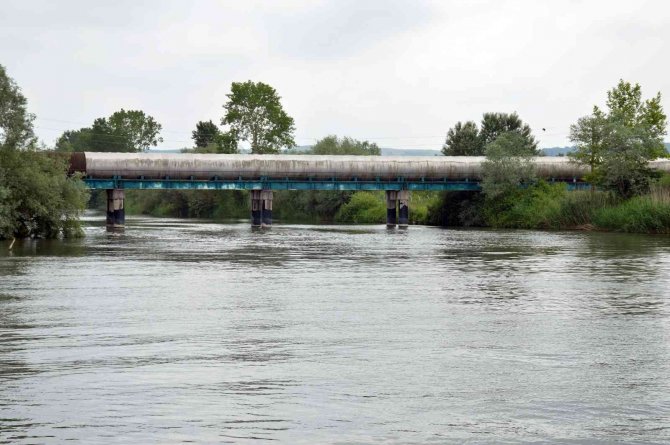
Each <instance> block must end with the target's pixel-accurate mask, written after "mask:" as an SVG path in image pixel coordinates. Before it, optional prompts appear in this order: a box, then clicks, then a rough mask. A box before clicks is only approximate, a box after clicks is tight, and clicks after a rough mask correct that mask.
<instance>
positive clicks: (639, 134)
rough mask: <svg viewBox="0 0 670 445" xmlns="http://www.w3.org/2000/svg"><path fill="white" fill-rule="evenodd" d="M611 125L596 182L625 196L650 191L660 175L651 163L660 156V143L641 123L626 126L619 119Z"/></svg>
mask: <svg viewBox="0 0 670 445" xmlns="http://www.w3.org/2000/svg"><path fill="white" fill-rule="evenodd" d="M609 128H610V134H609V135H608V146H607V149H606V151H605V156H604V158H603V161H602V163H601V168H600V169H599V171H597V175H595V179H596V181H597V182H598V183H599V184H600V185H602V186H604V187H605V188H606V189H608V190H613V191H614V192H616V193H617V194H618V195H619V196H621V197H623V198H630V197H632V196H637V195H642V194H644V193H647V192H648V191H649V186H650V184H651V182H652V181H653V180H654V179H656V178H657V177H658V173H657V172H655V171H653V170H652V169H651V168H649V164H648V162H649V160H651V159H654V158H655V157H656V156H657V150H656V147H657V146H658V144H657V143H656V142H655V141H654V140H650V134H649V132H648V131H647V130H646V129H644V128H641V127H639V126H638V127H626V126H624V125H621V124H619V123H618V122H615V123H613V124H612V125H610V127H609Z"/></svg>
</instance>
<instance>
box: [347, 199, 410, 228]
mask: <svg viewBox="0 0 670 445" xmlns="http://www.w3.org/2000/svg"><path fill="white" fill-rule="evenodd" d="M410 212H411V208H410ZM335 221H337V222H342V223H355V224H380V223H383V222H385V221H386V203H385V201H384V195H383V193H379V192H376V193H373V192H358V193H355V194H354V195H353V196H352V197H351V199H350V200H349V202H348V203H346V204H344V205H343V206H342V207H340V210H339V211H338V212H337V214H336V215H335Z"/></svg>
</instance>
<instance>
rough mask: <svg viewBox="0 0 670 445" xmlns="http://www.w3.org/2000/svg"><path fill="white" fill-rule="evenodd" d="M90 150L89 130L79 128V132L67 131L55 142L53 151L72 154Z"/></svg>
mask: <svg viewBox="0 0 670 445" xmlns="http://www.w3.org/2000/svg"><path fill="white" fill-rule="evenodd" d="M90 149H91V129H90V128H80V129H79V130H67V131H65V132H63V134H62V135H61V136H60V137H59V138H58V140H57V141H56V145H55V146H54V150H56V151H64V152H73V151H90Z"/></svg>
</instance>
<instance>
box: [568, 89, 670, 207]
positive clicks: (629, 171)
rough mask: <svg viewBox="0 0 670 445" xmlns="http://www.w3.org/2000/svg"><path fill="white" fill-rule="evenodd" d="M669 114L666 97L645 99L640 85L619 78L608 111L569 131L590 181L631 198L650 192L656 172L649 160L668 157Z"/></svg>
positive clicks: (596, 113) (596, 112)
mask: <svg viewBox="0 0 670 445" xmlns="http://www.w3.org/2000/svg"><path fill="white" fill-rule="evenodd" d="M665 127H666V115H665V114H664V112H663V108H662V106H661V95H660V93H658V94H657V95H656V96H655V97H653V98H652V99H648V100H646V101H643V100H642V89H641V88H640V85H639V84H635V85H632V84H631V83H630V82H624V81H623V80H620V81H619V83H618V84H617V86H616V87H614V88H613V89H612V90H610V91H608V92H607V112H603V111H601V110H600V109H599V108H598V107H597V106H596V107H594V108H593V113H592V114H591V115H590V116H586V117H582V118H580V119H579V120H578V121H577V123H576V124H574V125H572V126H571V127H570V140H571V141H572V142H574V143H575V144H576V150H575V151H574V152H572V153H571V154H570V156H571V158H572V159H573V160H575V161H576V162H579V163H582V164H587V165H589V166H590V169H591V174H590V175H589V177H588V178H587V179H588V180H590V181H592V182H593V183H595V184H597V185H601V186H604V187H606V188H607V189H610V190H613V191H615V192H616V193H617V194H618V195H619V196H621V197H624V198H628V197H631V196H634V195H641V194H643V193H646V192H647V191H648V190H649V185H650V183H651V182H652V181H653V179H654V176H655V174H654V172H652V171H651V170H650V169H649V168H648V161H649V160H651V159H654V158H657V157H664V156H667V152H666V149H665V146H664V144H663V137H664V136H665V134H666V130H665Z"/></svg>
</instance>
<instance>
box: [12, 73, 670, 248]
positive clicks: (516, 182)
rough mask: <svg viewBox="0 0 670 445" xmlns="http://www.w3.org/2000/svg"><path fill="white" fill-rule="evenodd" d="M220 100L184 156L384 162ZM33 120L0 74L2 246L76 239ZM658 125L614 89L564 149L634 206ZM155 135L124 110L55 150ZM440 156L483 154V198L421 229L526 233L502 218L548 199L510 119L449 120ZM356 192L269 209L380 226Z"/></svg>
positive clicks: (169, 203) (457, 204) (431, 215)
mask: <svg viewBox="0 0 670 445" xmlns="http://www.w3.org/2000/svg"><path fill="white" fill-rule="evenodd" d="M226 97H227V100H226V102H225V103H224V104H223V109H224V113H223V116H222V117H221V118H220V120H219V121H218V124H217V123H215V122H214V121H213V120H207V121H199V122H197V123H196V124H195V128H194V130H193V131H192V133H191V138H192V140H193V145H192V147H188V148H184V149H182V151H187V152H196V153H239V152H240V147H241V145H242V144H246V145H247V146H248V147H249V150H250V151H251V153H259V154H272V153H279V152H285V153H295V154H305V155H309V154H331V155H368V156H370V155H380V154H381V150H380V148H379V147H378V146H377V145H376V144H375V143H371V142H369V141H360V140H356V139H353V138H349V137H338V136H336V135H329V136H326V137H324V138H322V139H320V140H318V141H317V142H316V143H315V144H314V145H313V146H312V147H310V148H308V149H306V150H296V149H294V147H295V139H294V137H295V136H294V135H295V123H294V120H293V118H292V117H291V116H289V115H288V113H287V112H286V111H285V110H284V108H283V106H282V104H281V97H280V96H279V95H278V93H277V91H276V90H275V89H274V88H273V87H271V86H270V85H267V84H264V83H262V82H252V81H246V82H233V83H232V85H231V91H230V93H229V94H228V95H227V96H226ZM33 119H34V116H33V115H31V114H30V113H29V112H28V111H27V100H26V98H25V97H24V96H23V94H22V93H21V90H20V88H19V87H18V86H17V85H16V83H15V82H14V81H13V80H12V79H11V78H10V77H9V76H8V75H7V73H6V71H5V69H4V67H2V66H0V238H8V237H13V236H16V237H25V236H33V237H54V236H61V235H62V236H75V235H77V234H81V227H80V226H79V223H78V216H79V215H80V213H81V211H82V210H83V209H84V207H85V203H86V200H87V196H88V193H87V191H86V190H85V188H84V187H83V184H82V182H81V181H79V179H78V178H77V177H67V175H66V174H65V169H66V166H65V162H64V161H63V160H62V159H61V158H59V157H58V156H44V155H43V151H44V150H43V148H45V147H43V146H40V145H39V143H38V141H37V138H36V137H35V135H34V132H33ZM665 127H666V115H665V114H664V111H663V108H662V106H661V95H660V93H658V94H657V95H656V96H654V97H652V98H650V99H647V100H643V99H642V92H641V87H640V86H639V85H638V84H631V83H628V82H624V81H623V80H622V81H620V82H619V84H618V85H617V86H615V87H614V88H613V89H612V90H610V91H608V92H607V101H606V108H605V109H600V108H599V107H597V106H596V107H594V108H593V112H592V113H591V114H590V115H588V116H584V117H582V118H580V119H578V120H577V122H576V123H575V124H573V125H572V126H571V127H570V140H571V141H572V142H573V143H574V144H575V146H576V149H575V150H574V152H572V153H570V156H571V158H572V160H573V161H574V162H578V163H581V164H585V165H588V166H589V167H590V173H589V174H588V176H587V178H586V179H587V180H588V181H589V182H590V183H592V184H594V185H595V186H596V187H597V188H598V190H599V191H606V192H607V193H612V194H613V195H614V196H616V197H618V198H619V199H629V198H632V197H636V196H642V195H644V194H647V193H649V192H650V190H651V189H652V187H653V186H654V184H657V183H658V182H659V175H658V173H656V172H653V171H651V170H650V169H649V168H648V165H647V162H648V161H649V160H650V159H653V158H656V157H662V156H666V155H667V153H666V152H665V149H664V145H663V138H664V136H665V135H666V130H665ZM161 130H162V126H161V124H160V123H159V122H158V121H157V120H156V119H155V118H154V117H153V116H150V115H148V114H146V113H145V112H144V111H142V110H126V109H121V110H119V111H116V112H114V113H112V114H111V115H109V116H106V117H100V118H97V119H95V120H94V121H93V122H92V124H91V125H90V126H88V127H83V128H80V129H77V130H67V131H65V132H63V134H62V135H61V136H60V137H59V138H58V139H57V140H56V142H55V145H54V147H53V151H54V152H55V153H56V154H58V153H64V152H72V151H113V152H145V151H147V150H149V149H150V148H151V147H156V146H158V144H160V143H161V142H163V139H162V137H161V136H160V133H161ZM442 153H443V154H444V155H445V156H486V158H487V159H486V162H485V163H484V166H483V171H484V178H483V181H482V187H483V192H484V193H482V194H477V195H472V194H469V193H443V194H442V195H440V196H437V197H435V199H432V198H431V199H430V200H425V203H426V204H425V208H424V210H422V211H419V212H418V213H419V214H421V215H423V216H422V219H418V220H416V221H418V222H424V223H442V224H458V225H494V226H495V225H501V226H505V225H508V226H514V225H515V224H516V225H522V224H520V223H519V222H518V218H517V220H515V221H517V222H516V223H509V222H505V218H506V217H507V216H505V215H508V214H509V212H510V211H511V209H515V208H516V206H517V205H518V203H519V202H523V201H524V199H525V198H527V195H528V194H529V193H531V194H532V193H535V194H538V193H539V194H542V193H541V191H542V190H545V191H546V190H547V185H546V184H543V183H542V181H539V180H538V179H537V177H536V175H535V172H534V169H533V163H532V162H531V158H532V157H533V156H537V155H540V154H541V152H540V150H538V142H537V139H536V138H535V136H534V135H533V132H532V130H531V128H530V126H529V125H528V124H527V123H525V122H524V121H523V120H522V119H521V118H520V117H519V115H518V114H517V113H500V112H496V113H492V112H491V113H484V114H483V116H482V119H481V121H480V123H479V124H477V123H476V122H474V121H466V122H457V123H456V124H455V125H454V126H453V127H451V128H450V129H449V130H448V131H447V134H446V138H445V143H444V146H443V147H442ZM562 187H563V188H564V186H562ZM549 188H551V187H549ZM552 190H553V189H552ZM145 193H146V195H145V194H141V195H140V194H138V195H137V196H136V197H135V196H133V197H129V200H128V202H129V204H130V206H132V205H133V204H132V203H133V202H135V203H136V204H135V206H136V210H137V211H140V212H146V213H158V214H172V215H175V216H205V217H207V216H216V217H221V216H244V215H245V214H246V206H247V203H246V199H245V196H244V193H243V192H239V193H234V194H226V193H225V192H212V193H211V194H210V195H199V194H196V193H193V192H188V191H183V192H179V191H166V192H154V193H148V192H145ZM552 193H554V194H555V195H556V193H558V192H556V191H555V190H554V191H552ZM359 194H360V193H354V192H318V191H311V192H308V193H303V194H289V193H286V194H282V193H278V194H277V195H278V196H277V197H276V198H275V199H276V200H277V201H279V202H278V203H277V204H278V205H277V206H276V208H277V209H278V212H277V213H278V216H279V217H280V218H282V217H284V218H285V219H291V216H295V215H301V216H305V215H316V217H317V218H320V219H326V220H339V221H343V222H346V221H360V222H375V221H377V220H378V219H379V220H380V221H379V222H382V221H383V217H384V216H383V213H384V212H383V206H379V209H378V210H379V211H377V210H374V211H370V208H372V207H375V206H372V204H371V203H372V201H373V200H374V198H372V195H371V194H369V193H367V194H366V193H362V194H360V196H358V197H357V198H356V199H353V198H354V197H355V196H357V195H359ZM284 195H286V196H284ZM556 196H558V195H556ZM422 199H423V198H422ZM566 199H567V198H566ZM570 199H572V198H570ZM375 208H376V207H375ZM280 209H282V210H283V211H282V210H280ZM366 209H367V210H366ZM282 213H283V215H282ZM363 214H365V215H367V216H362V215H363ZM501 221H502V223H501Z"/></svg>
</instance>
